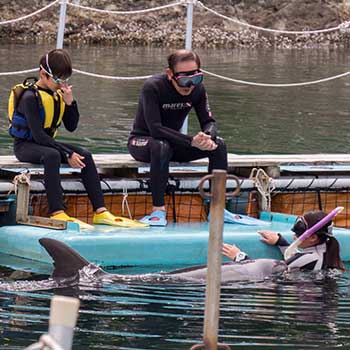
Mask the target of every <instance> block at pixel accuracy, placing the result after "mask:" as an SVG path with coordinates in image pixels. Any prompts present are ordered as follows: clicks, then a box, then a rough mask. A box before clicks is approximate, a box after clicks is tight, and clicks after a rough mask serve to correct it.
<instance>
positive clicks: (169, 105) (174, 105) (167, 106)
mask: <svg viewBox="0 0 350 350" xmlns="http://www.w3.org/2000/svg"><path fill="white" fill-rule="evenodd" d="M191 107H192V102H178V103H164V104H163V106H162V108H163V109H164V110H167V109H171V110H173V111H175V110H178V109H187V108H191Z"/></svg>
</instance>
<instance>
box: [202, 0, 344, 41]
mask: <svg viewBox="0 0 350 350" xmlns="http://www.w3.org/2000/svg"><path fill="white" fill-rule="evenodd" d="M198 4H199V5H200V6H201V7H202V8H204V9H205V10H207V11H209V12H211V13H213V14H214V15H216V16H219V17H221V18H224V19H226V20H228V21H231V22H234V23H236V24H239V25H240V26H245V27H248V28H252V29H255V30H260V31H265V32H270V33H279V34H296V35H298V34H301V35H303V34H320V33H329V32H334V31H336V30H341V31H344V30H346V29H348V28H349V25H350V21H346V22H343V23H341V24H339V25H338V26H337V27H332V28H327V29H319V30H305V31H304V30H278V29H270V28H264V27H259V26H255V25H252V24H249V23H245V22H241V21H239V20H238V19H235V18H231V17H227V16H225V15H223V14H221V13H219V12H217V11H215V10H213V9H210V8H209V7H207V6H205V5H204V4H203V3H202V2H201V1H198Z"/></svg>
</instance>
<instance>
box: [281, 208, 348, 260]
mask: <svg viewBox="0 0 350 350" xmlns="http://www.w3.org/2000/svg"><path fill="white" fill-rule="evenodd" d="M343 209H344V207H336V208H335V209H333V210H332V211H331V212H330V213H329V214H327V215H326V216H325V217H324V218H323V219H321V220H320V221H318V222H317V223H316V224H315V225H313V226H312V227H310V228H309V229H307V230H306V231H305V232H304V233H303V234H302V235H301V236H299V237H298V238H297V239H296V240H295V241H294V242H293V243H292V244H291V245H290V246H289V247H288V248H287V249H286V250H285V252H284V259H285V260H287V259H289V258H290V257H292V256H293V255H294V254H296V253H297V252H298V250H297V248H298V247H299V246H300V244H301V243H302V242H304V241H305V240H306V239H307V238H309V237H310V236H311V235H312V234H314V233H315V232H317V231H318V230H319V229H320V228H322V227H323V226H324V225H325V224H327V223H328V222H329V221H331V220H332V219H333V218H334V217H335V216H336V215H338V214H339V213H340V212H341V211H342V210H343Z"/></svg>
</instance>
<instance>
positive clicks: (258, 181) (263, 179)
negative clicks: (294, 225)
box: [249, 168, 276, 211]
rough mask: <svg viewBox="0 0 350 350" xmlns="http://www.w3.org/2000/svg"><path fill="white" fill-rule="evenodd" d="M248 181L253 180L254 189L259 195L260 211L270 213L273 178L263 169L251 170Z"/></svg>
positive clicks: (273, 187)
mask: <svg viewBox="0 0 350 350" xmlns="http://www.w3.org/2000/svg"><path fill="white" fill-rule="evenodd" d="M249 179H251V180H253V182H254V185H255V187H256V188H257V190H258V192H259V193H260V195H261V208H260V209H261V210H263V211H271V192H272V191H273V190H274V189H275V188H276V187H275V185H274V183H273V178H272V177H270V176H269V175H267V174H266V172H265V171H264V170H263V169H257V168H253V169H252V171H251V173H250V175H249Z"/></svg>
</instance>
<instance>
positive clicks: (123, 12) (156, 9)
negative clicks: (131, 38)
mask: <svg viewBox="0 0 350 350" xmlns="http://www.w3.org/2000/svg"><path fill="white" fill-rule="evenodd" d="M183 3H184V1H183V0H180V1H177V2H174V3H171V4H168V5H163V6H158V7H152V8H149V9H144V10H134V11H110V10H101V9H97V8H93V7H88V6H82V5H78V4H74V3H72V2H70V1H68V2H67V5H70V6H73V7H77V8H80V9H83V10H87V11H95V12H100V13H109V14H114V15H133V14H137V13H146V12H152V11H158V10H163V9H166V8H169V7H173V6H178V5H182V4H183Z"/></svg>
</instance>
